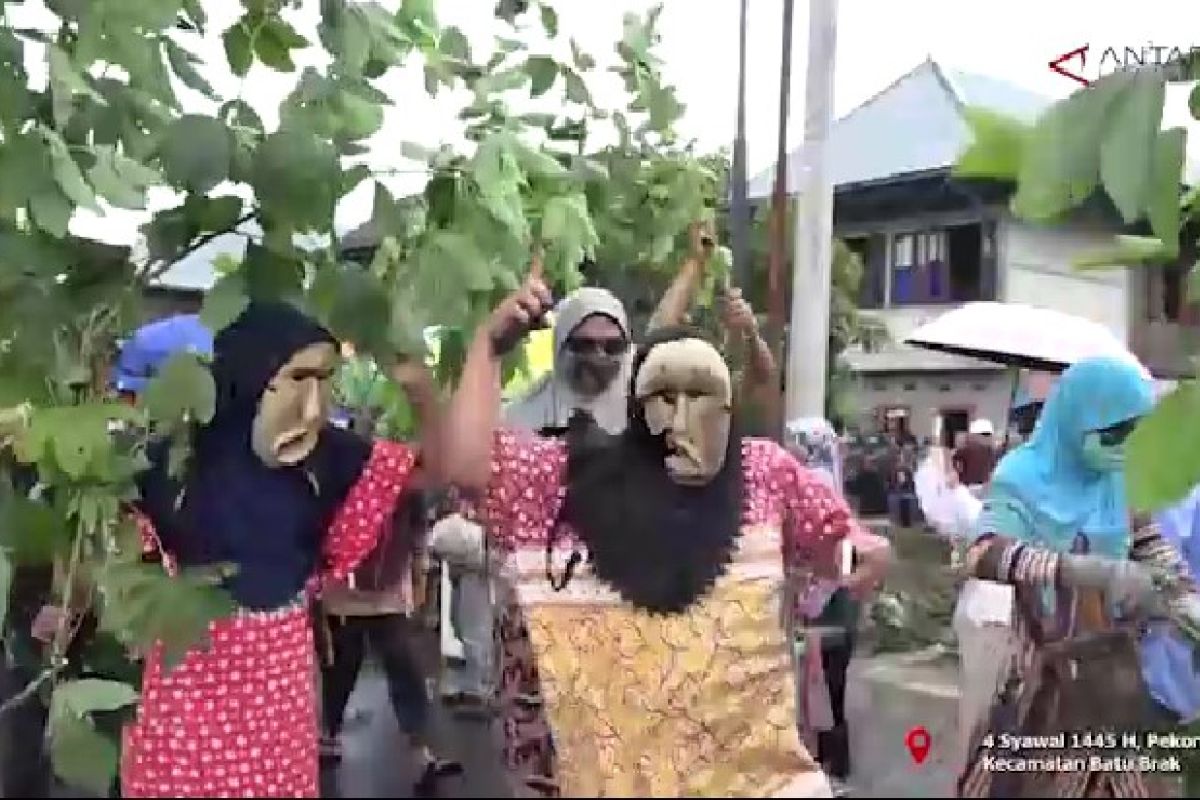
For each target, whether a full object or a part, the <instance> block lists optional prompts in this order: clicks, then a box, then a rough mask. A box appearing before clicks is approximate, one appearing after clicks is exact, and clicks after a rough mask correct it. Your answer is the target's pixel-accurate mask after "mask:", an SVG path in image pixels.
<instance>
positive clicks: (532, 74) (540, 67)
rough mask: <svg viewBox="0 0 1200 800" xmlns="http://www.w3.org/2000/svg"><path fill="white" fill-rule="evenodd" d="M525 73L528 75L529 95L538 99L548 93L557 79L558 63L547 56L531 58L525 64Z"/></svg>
mask: <svg viewBox="0 0 1200 800" xmlns="http://www.w3.org/2000/svg"><path fill="white" fill-rule="evenodd" d="M525 71H526V72H527V73H529V93H530V94H532V95H533V96H534V97H539V96H541V95H543V94H545V93H546V92H548V91H550V87H551V86H553V85H554V81H555V79H556V78H558V62H557V61H555V60H554V59H553V58H550V57H549V56H532V57H531V58H530V59H529V60H528V61H526V62H525Z"/></svg>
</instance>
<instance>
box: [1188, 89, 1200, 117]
mask: <svg viewBox="0 0 1200 800" xmlns="http://www.w3.org/2000/svg"><path fill="white" fill-rule="evenodd" d="M1188 110H1190V111H1191V112H1192V119H1200V83H1198V84H1196V85H1195V86H1193V87H1192V91H1191V93H1190V94H1188Z"/></svg>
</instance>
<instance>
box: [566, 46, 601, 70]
mask: <svg viewBox="0 0 1200 800" xmlns="http://www.w3.org/2000/svg"><path fill="white" fill-rule="evenodd" d="M571 61H572V62H573V63H574V64H575V69H577V70H579V71H580V72H587V71H588V70H590V69H594V68H595V66H596V59H594V58H592V57H591V56H589V55H588V54H587V53H585V52H584V51H583V50H582V49H581V48H580V47H579V43H578V42H576V41H575V40H574V39H571Z"/></svg>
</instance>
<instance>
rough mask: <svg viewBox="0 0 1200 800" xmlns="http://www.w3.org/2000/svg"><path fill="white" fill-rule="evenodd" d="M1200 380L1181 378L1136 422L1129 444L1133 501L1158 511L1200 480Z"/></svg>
mask: <svg viewBox="0 0 1200 800" xmlns="http://www.w3.org/2000/svg"><path fill="white" fill-rule="evenodd" d="M1197 441H1200V385H1198V384H1197V383H1196V382H1195V381H1187V382H1184V383H1181V384H1180V385H1179V387H1178V388H1177V389H1175V391H1173V392H1171V393H1170V394H1169V395H1167V396H1166V397H1164V398H1163V399H1162V400H1160V401H1159V403H1158V405H1157V406H1155V408H1154V410H1153V411H1151V412H1150V414H1149V415H1148V416H1147V417H1145V418H1144V419H1143V420H1142V421H1141V422H1139V423H1138V426H1137V428H1136V429H1135V430H1134V432H1133V433H1132V434H1130V436H1129V440H1128V443H1127V446H1126V450H1127V458H1128V461H1129V467H1128V469H1126V470H1125V480H1126V483H1127V486H1128V492H1129V502H1130V504H1131V505H1132V506H1133V507H1134V508H1136V509H1137V510H1138V511H1156V510H1158V509H1160V508H1164V507H1166V506H1168V505H1171V504H1172V503H1175V502H1177V501H1179V500H1182V499H1183V498H1184V497H1186V496H1187V495H1188V493H1189V492H1191V491H1192V489H1193V488H1194V487H1195V486H1196V484H1198V483H1200V448H1197V447H1196V442H1197Z"/></svg>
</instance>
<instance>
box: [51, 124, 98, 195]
mask: <svg viewBox="0 0 1200 800" xmlns="http://www.w3.org/2000/svg"><path fill="white" fill-rule="evenodd" d="M42 135H43V136H44V137H45V139H46V145H47V146H48V148H49V150H50V165H51V169H52V171H53V172H54V180H55V181H57V182H58V185H59V187H60V188H61V189H62V190H63V194H65V195H66V196H67V198H69V199H70V200H71V202H73V203H74V204H75V205H76V206H79V207H81V208H86V209H89V210H92V211H99V210H100V206H98V205H96V193H95V192H93V191H92V187H91V186H89V185H88V182H87V181H86V180H84V178H83V172H81V171H80V169H79V165H78V164H76V163H75V159H73V158H72V157H71V151H70V149H69V148H68V147H67V143H66V142H65V141H63V138H62V137H61V136H59V135H58V132H57V131H53V130H44V131H42Z"/></svg>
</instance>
